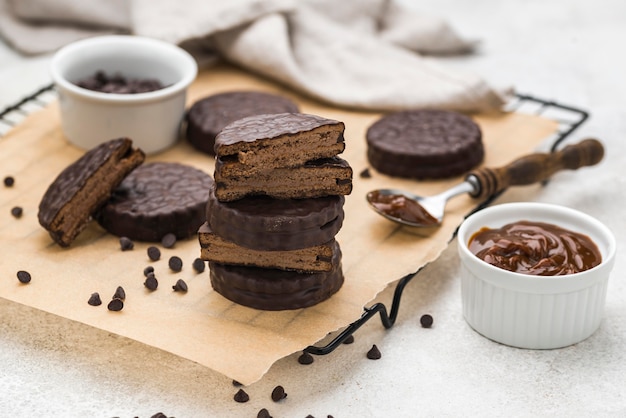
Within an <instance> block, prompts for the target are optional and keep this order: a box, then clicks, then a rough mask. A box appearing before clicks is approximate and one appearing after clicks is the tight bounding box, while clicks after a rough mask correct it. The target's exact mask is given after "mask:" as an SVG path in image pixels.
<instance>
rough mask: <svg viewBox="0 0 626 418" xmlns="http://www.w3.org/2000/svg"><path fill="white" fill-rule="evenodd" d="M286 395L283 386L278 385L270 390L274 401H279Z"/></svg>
mask: <svg viewBox="0 0 626 418" xmlns="http://www.w3.org/2000/svg"><path fill="white" fill-rule="evenodd" d="M286 397H287V394H286V393H285V388H283V387H282V386H280V385H278V386H276V387H275V388H274V390H273V391H272V400H273V401H274V402H278V401H281V400H283V399H285V398H286Z"/></svg>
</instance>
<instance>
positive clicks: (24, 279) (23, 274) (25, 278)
mask: <svg viewBox="0 0 626 418" xmlns="http://www.w3.org/2000/svg"><path fill="white" fill-rule="evenodd" d="M30 279H31V277H30V273H29V272H27V271H24V270H20V271H18V272H17V280H19V281H20V283H24V284H26V283H30Z"/></svg>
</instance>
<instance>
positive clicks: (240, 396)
mask: <svg viewBox="0 0 626 418" xmlns="http://www.w3.org/2000/svg"><path fill="white" fill-rule="evenodd" d="M233 399H234V400H235V402H239V403H245V402H248V401H249V400H250V396H248V394H247V393H246V391H245V390H243V389H239V390H238V391H237V393H235V396H234V397H233Z"/></svg>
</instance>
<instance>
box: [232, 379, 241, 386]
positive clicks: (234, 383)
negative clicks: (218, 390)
mask: <svg viewBox="0 0 626 418" xmlns="http://www.w3.org/2000/svg"><path fill="white" fill-rule="evenodd" d="M233 386H235V387H239V386H242V384H241V383H240V382H238V381H236V380H234V379H233Z"/></svg>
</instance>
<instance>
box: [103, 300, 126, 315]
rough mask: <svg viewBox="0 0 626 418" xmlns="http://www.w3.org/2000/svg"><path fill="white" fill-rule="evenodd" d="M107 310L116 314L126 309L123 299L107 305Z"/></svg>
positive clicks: (112, 301)
mask: <svg viewBox="0 0 626 418" xmlns="http://www.w3.org/2000/svg"><path fill="white" fill-rule="evenodd" d="M107 309H108V310H110V311H114V312H118V311H121V310H122V309H124V301H123V300H122V299H112V300H111V302H109V304H108V305H107Z"/></svg>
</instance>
